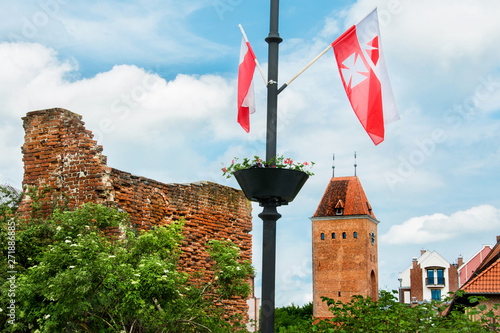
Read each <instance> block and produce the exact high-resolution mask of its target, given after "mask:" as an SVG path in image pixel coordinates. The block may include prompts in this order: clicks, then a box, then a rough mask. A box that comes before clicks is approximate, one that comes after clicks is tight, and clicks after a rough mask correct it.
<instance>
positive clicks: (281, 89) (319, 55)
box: [278, 44, 332, 94]
mask: <svg viewBox="0 0 500 333" xmlns="http://www.w3.org/2000/svg"><path fill="white" fill-rule="evenodd" d="M331 47H332V44H330V45H328V47H327V48H326V49H324V50H323V51H322V52H321V53H320V54H318V56H317V57H316V58H314V59H313V60H311V62H310V63H308V64H307V66H306V67H304V68H302V70H301V71H300V72H298V73H297V75H295V76H294V77H292V78H291V79H290V80H289V81H288V82H287V83H285V84H283V85H282V86H281V87H280V88H279V89H278V94H279V93H280V92H282V91H283V90H284V89H285V88H286V87H288V86H289V85H290V83H292V82H293V81H294V80H295V79H296V78H297V77H299V75H300V74H302V73H304V72H305V71H306V69H308V68H309V67H310V66H311V65H312V64H314V63H315V62H316V61H317V60H318V59H319V58H321V57H322V56H323V55H324V54H325V53H326V52H328V50H329V49H330V48H331Z"/></svg>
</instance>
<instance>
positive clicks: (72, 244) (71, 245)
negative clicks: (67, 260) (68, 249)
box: [70, 243, 78, 246]
mask: <svg viewBox="0 0 500 333" xmlns="http://www.w3.org/2000/svg"><path fill="white" fill-rule="evenodd" d="M70 246H78V245H76V244H75V243H73V244H71V245H70Z"/></svg>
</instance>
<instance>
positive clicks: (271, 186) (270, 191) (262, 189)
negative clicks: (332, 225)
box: [234, 168, 309, 205]
mask: <svg viewBox="0 0 500 333" xmlns="http://www.w3.org/2000/svg"><path fill="white" fill-rule="evenodd" d="M234 177H235V178H236V180H237V181H238V183H239V184H240V186H241V189H242V190H243V193H245V196H246V197H247V198H248V200H251V201H258V202H260V203H263V202H265V201H268V200H271V199H276V200H277V201H278V203H279V204H280V205H283V204H285V205H286V204H287V203H289V202H291V201H293V199H294V198H295V196H296V195H297V194H298V193H299V191H300V189H301V188H302V186H303V185H304V183H305V182H306V180H307V178H309V176H308V175H307V173H305V172H303V171H297V170H290V169H281V168H250V169H243V170H238V171H236V172H235V173H234Z"/></svg>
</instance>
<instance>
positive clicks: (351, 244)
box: [311, 176, 379, 318]
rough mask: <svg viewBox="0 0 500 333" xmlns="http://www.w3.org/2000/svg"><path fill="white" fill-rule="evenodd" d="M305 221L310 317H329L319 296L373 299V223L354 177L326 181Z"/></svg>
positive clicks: (375, 287) (375, 271)
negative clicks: (308, 231)
mask: <svg viewBox="0 0 500 333" xmlns="http://www.w3.org/2000/svg"><path fill="white" fill-rule="evenodd" d="M311 221H312V264H313V306H314V313H313V314H314V316H315V317H317V318H322V317H331V316H332V314H331V312H329V311H328V306H327V304H326V302H322V301H321V297H322V296H327V297H329V298H332V299H334V300H335V301H337V300H340V301H342V302H348V301H350V300H351V297H352V296H353V295H363V296H370V297H371V298H372V299H377V298H378V255H377V225H378V223H379V221H378V220H377V219H376V218H375V215H374V214H373V211H372V208H371V206H370V203H369V202H368V199H367V198H366V195H365V192H364V191H363V187H362V186H361V183H360V181H359V179H358V177H356V176H354V177H338V178H332V179H331V180H330V183H329V184H328V187H327V188H326V191H325V193H324V194H323V198H322V199H321V202H320V204H319V206H318V209H317V210H316V212H315V213H314V215H313V217H312V218H311Z"/></svg>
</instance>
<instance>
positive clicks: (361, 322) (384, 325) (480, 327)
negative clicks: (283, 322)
mask: <svg viewBox="0 0 500 333" xmlns="http://www.w3.org/2000/svg"><path fill="white" fill-rule="evenodd" d="M396 294H397V292H396V291H393V292H392V293H391V292H387V291H381V292H380V297H379V300H378V301H373V300H372V299H371V298H370V297H363V296H359V295H358V296H353V297H352V299H351V301H350V302H347V303H343V302H340V301H335V300H333V299H330V298H327V297H324V298H323V301H324V302H327V304H328V306H329V309H330V311H331V312H332V319H325V320H317V321H315V320H314V319H310V320H309V322H308V325H306V324H305V323H303V322H301V323H300V325H291V326H287V327H285V326H280V327H277V328H276V331H278V329H279V331H278V332H282V333H299V332H300V333H303V332H343V333H350V332H367V333H368V332H388V333H397V332H419V333H425V332H433V333H439V332H443V333H445V332H474V333H481V332H491V331H492V330H495V329H496V328H498V327H499V326H498V324H497V325H496V326H495V325H492V324H491V323H492V319H495V320H494V322H496V323H498V322H499V317H498V316H496V315H494V313H493V312H492V311H491V310H490V311H487V309H486V306H484V305H478V306H476V307H473V308H471V309H470V310H469V311H464V309H460V308H458V309H454V310H453V311H451V312H450V313H449V314H448V315H445V314H446V313H447V311H446V310H447V309H448V306H449V299H447V300H445V301H443V302H438V301H433V302H431V303H422V304H418V305H416V306H414V307H408V306H406V305H405V304H401V303H399V302H398V300H397V298H396V297H395V295H396ZM481 300H484V299H483V298H479V297H475V298H473V299H471V300H470V301H471V302H472V303H474V302H479V301H481ZM289 313H291V312H289ZM471 315H476V316H477V317H478V320H476V321H472V320H471V319H470V316H471ZM299 318H301V317H300V316H299Z"/></svg>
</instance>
